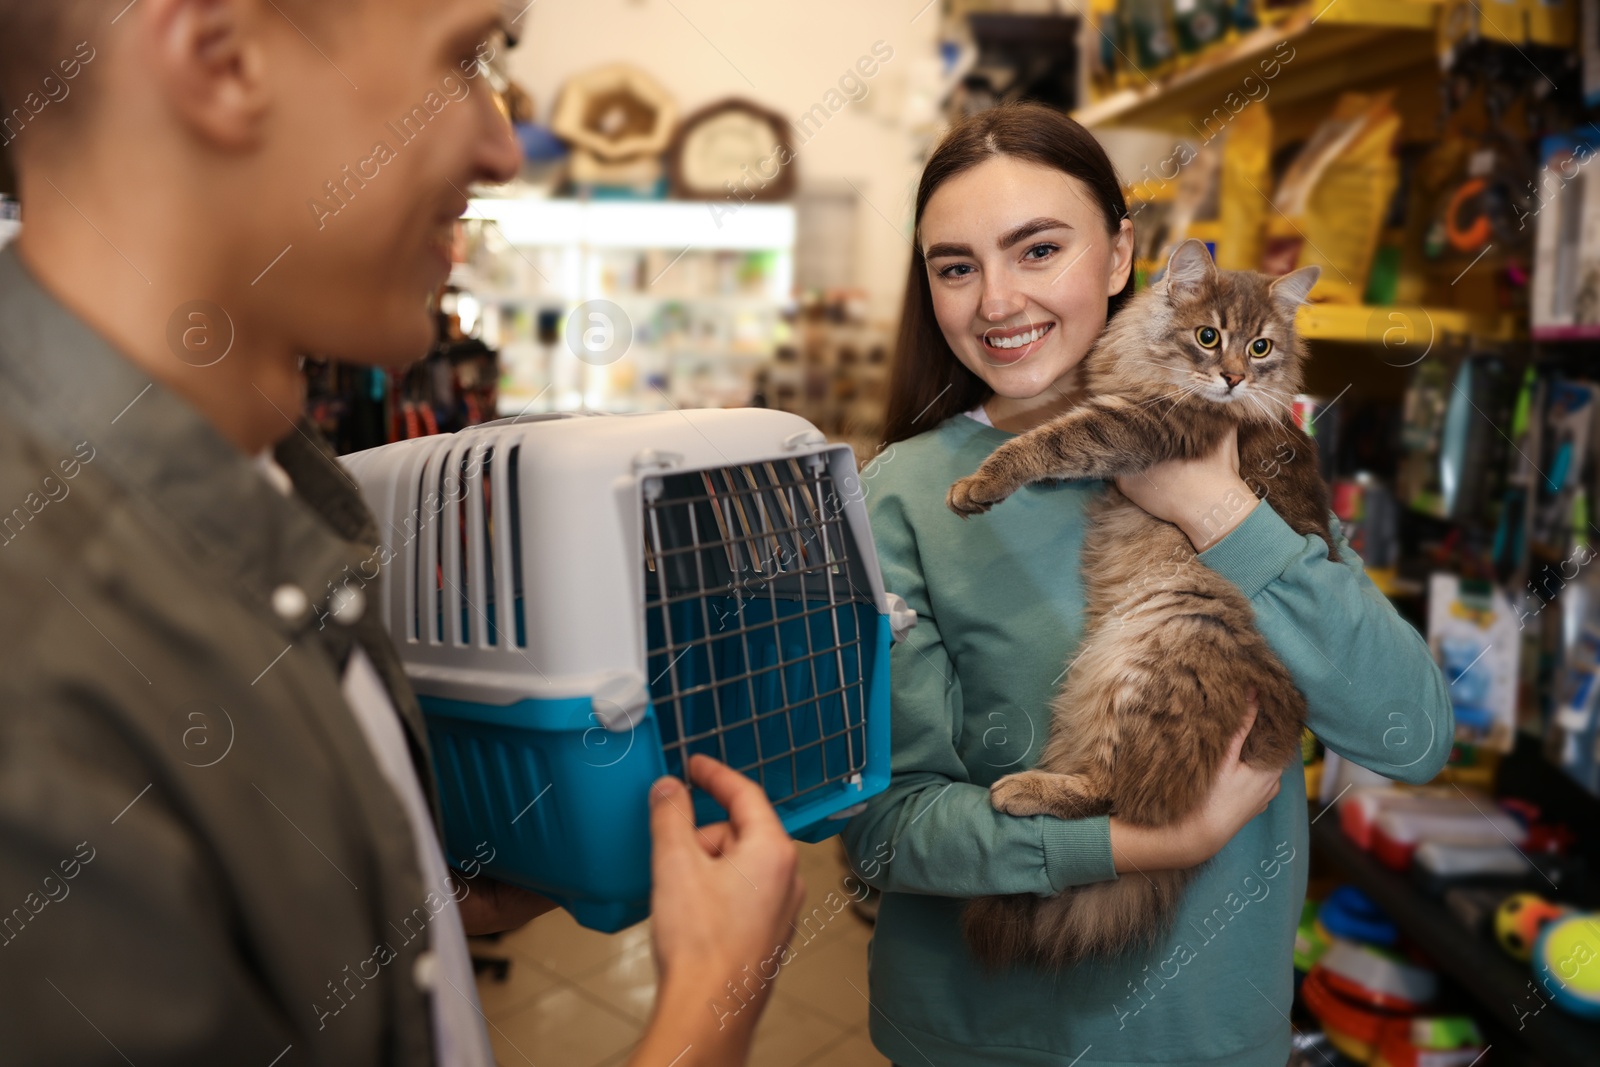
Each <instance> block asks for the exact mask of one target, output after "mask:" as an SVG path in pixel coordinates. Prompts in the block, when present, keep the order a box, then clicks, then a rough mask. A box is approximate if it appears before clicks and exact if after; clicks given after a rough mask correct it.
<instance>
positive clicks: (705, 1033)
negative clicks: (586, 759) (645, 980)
mask: <svg viewBox="0 0 1600 1067" xmlns="http://www.w3.org/2000/svg"><path fill="white" fill-rule="evenodd" d="M689 777H690V778H691V779H693V781H694V782H695V784H697V785H699V786H700V787H701V788H702V789H704V790H705V791H706V792H708V793H710V794H711V795H712V796H713V797H715V798H716V800H717V803H719V804H721V805H722V807H723V809H724V810H726V811H727V813H728V821H727V822H721V823H713V824H712V825H709V826H702V827H698V828H697V827H696V826H695V824H694V809H693V807H692V805H691V803H690V797H689V792H688V790H686V789H685V788H684V787H683V784H682V783H681V782H679V781H677V780H676V779H674V778H662V779H659V780H658V781H657V782H656V783H655V785H654V786H653V787H652V788H651V791H650V833H651V837H652V839H653V855H652V859H651V867H652V877H653V880H654V886H653V890H652V892H651V899H650V908H651V915H652V925H651V932H652V934H653V937H654V944H655V954H656V966H657V967H658V968H659V969H660V972H661V985H660V990H659V993H658V995H657V998H656V1007H655V1013H654V1015H653V1016H652V1018H651V1021H650V1027H649V1029H647V1030H646V1031H645V1035H644V1039H643V1040H642V1041H641V1042H640V1043H639V1046H638V1047H637V1048H636V1049H635V1050H634V1055H633V1058H632V1060H630V1063H637V1064H647V1063H648V1064H659V1063H664V1062H668V1061H671V1060H672V1059H673V1058H674V1057H676V1056H680V1055H682V1056H684V1059H683V1060H682V1062H681V1063H679V1065H678V1067H691V1065H693V1067H706V1065H717V1067H723V1065H728V1067H731V1065H735V1064H743V1063H744V1062H745V1058H746V1056H747V1055H748V1053H749V1044H750V1038H751V1035H752V1034H753V1032H754V1030H755V1024H756V1019H757V1018H758V1017H759V1016H760V1014H761V1011H762V1009H763V1008H764V1007H765V1006H766V1003H767V1000H768V997H769V995H770V993H771V990H772V985H773V980H774V979H776V978H777V975H778V969H779V967H780V966H781V965H782V963H783V957H784V955H785V949H786V947H787V946H788V943H789V937H790V935H791V934H792V932H793V925H792V924H793V922H794V919H795V916H796V915H798V914H799V912H800V905H801V904H802V903H803V902H804V900H805V894H806V888H805V883H804V882H803V881H802V880H801V878H800V873H799V857H798V854H797V853H796V850H795V846H794V842H793V841H792V840H791V839H790V838H789V835H788V833H787V832H785V830H784V829H783V824H782V823H781V822H780V821H779V820H778V815H777V813H776V812H775V811H773V810H772V805H771V804H770V803H768V802H767V797H766V794H765V793H764V792H762V789H761V787H760V786H759V785H757V784H756V783H754V782H752V781H751V780H750V779H748V778H746V777H745V776H744V775H742V774H740V773H739V772H737V771H735V770H733V769H732V768H730V767H728V766H726V765H725V764H722V763H719V762H717V761H716V760H714V759H712V758H710V757H709V756H699V755H697V756H694V757H692V758H691V759H690V761H689ZM729 982H732V983H733V984H734V986H735V987H736V988H737V989H738V990H739V997H734V996H733V995H732V994H730V993H729V992H728V983H729ZM686 1046H688V1047H687V1048H686ZM691 1049H692V1051H691Z"/></svg>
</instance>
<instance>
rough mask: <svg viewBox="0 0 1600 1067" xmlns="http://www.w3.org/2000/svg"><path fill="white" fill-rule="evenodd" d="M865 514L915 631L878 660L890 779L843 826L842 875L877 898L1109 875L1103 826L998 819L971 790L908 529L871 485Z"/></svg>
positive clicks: (896, 504) (1029, 889) (1055, 885)
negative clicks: (878, 893) (885, 680)
mask: <svg viewBox="0 0 1600 1067" xmlns="http://www.w3.org/2000/svg"><path fill="white" fill-rule="evenodd" d="M929 491H932V490H931V489H930V490H929ZM868 504H869V507H868V511H869V514H870V516H871V520H872V532H873V538H874V540H875V541H876V543H877V548H878V562H879V566H880V567H881V569H882V571H883V583H884V588H886V589H888V590H889V591H891V592H894V593H898V594H899V595H900V596H901V597H903V598H904V599H905V601H906V603H907V604H909V605H910V606H911V607H912V608H915V609H916V612H917V625H916V628H915V629H913V630H912V631H911V632H910V633H909V634H908V635H907V638H906V640H904V641H901V642H899V643H897V644H896V645H895V646H894V648H893V651H892V652H891V653H890V656H889V679H890V716H891V727H890V736H891V737H892V738H893V744H894V747H893V753H892V758H891V765H890V771H891V775H892V777H891V779H890V782H889V787H888V789H886V790H885V791H884V792H882V793H880V794H879V795H878V796H876V797H874V798H872V799H871V800H870V801H868V802H867V809H866V811H864V812H862V813H861V814H860V815H857V816H856V817H855V818H854V819H852V820H850V822H849V824H848V825H846V827H845V830H844V842H845V847H846V849H847V850H848V852H849V855H850V864H851V866H852V867H853V868H854V869H855V871H856V873H857V874H858V875H860V876H861V877H862V878H863V879H864V880H865V881H866V882H867V883H868V884H870V885H873V886H875V887H877V888H878V889H883V890H888V891H891V892H902V893H928V894H933V895H938V896H952V897H973V896H985V895H989V894H1005V893H1038V894H1053V893H1059V892H1060V891H1061V890H1063V889H1065V888H1067V887H1069V886H1074V885H1083V884H1085V883H1088V882H1098V881H1105V880H1107V879H1111V878H1114V877H1116V870H1115V867H1114V864H1113V860H1112V853H1111V834H1110V826H1109V820H1108V819H1107V818H1106V817H1105V816H1103V815H1102V816H1098V817H1095V818H1089V819H1057V818H1054V817H1051V816H1047V815H1032V816H1027V817H1017V816H1013V815H1005V814H1002V813H1000V812H997V811H995V810H994V808H993V807H991V806H990V803H989V790H988V788H987V787H986V786H983V785H978V784H976V783H974V782H973V781H972V780H971V778H970V776H969V775H968V773H967V769H966V767H965V766H964V765H963V764H962V762H961V758H960V756H959V755H958V753H957V751H956V745H957V743H958V741H959V739H960V735H961V724H962V711H963V706H962V699H961V680H960V678H958V677H957V675H956V672H955V667H954V665H953V664H952V662H951V659H950V655H949V653H948V651H947V650H946V648H945V645H944V641H943V639H942V638H941V637H940V633H939V621H938V618H937V616H936V615H935V612H934V607H933V605H932V604H931V603H930V602H929V597H928V588H927V583H926V581H925V580H924V578H923V574H922V562H921V558H920V555H919V553H918V550H917V544H916V534H915V531H914V530H913V529H912V527H911V524H910V522H909V520H908V518H907V516H906V515H905V512H904V509H903V508H902V506H901V503H900V501H899V499H898V498H897V497H896V496H895V495H894V493H893V491H892V490H890V489H887V488H885V487H883V486H878V487H875V489H874V493H873V496H872V497H871V498H870V499H869V502H868Z"/></svg>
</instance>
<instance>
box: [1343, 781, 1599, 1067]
mask: <svg viewBox="0 0 1600 1067" xmlns="http://www.w3.org/2000/svg"><path fill="white" fill-rule="evenodd" d="M1313 815H1314V816H1315V812H1313ZM1311 844H1312V847H1313V848H1314V849H1316V851H1317V852H1318V854H1320V855H1321V856H1323V857H1324V858H1325V859H1327V860H1328V861H1330V862H1331V863H1332V864H1333V865H1334V866H1335V867H1337V868H1338V869H1339V870H1340V871H1341V872H1342V873H1343V874H1344V875H1345V877H1347V878H1348V879H1349V880H1350V881H1351V882H1353V883H1355V884H1356V885H1357V886H1359V887H1360V888H1361V890H1362V891H1363V892H1365V893H1366V894H1367V895H1368V896H1370V897H1371V898H1372V899H1373V900H1375V901H1376V902H1377V903H1378V905H1379V906H1380V907H1382V908H1383V910H1384V911H1385V912H1386V913H1387V914H1388V915H1389V917H1390V918H1391V919H1393V920H1394V921H1395V923H1396V924H1398V925H1399V927H1400V929H1401V930H1403V931H1404V932H1405V934H1406V935H1407V936H1408V937H1410V938H1411V939H1412V940H1413V941H1415V942H1416V943H1417V944H1418V945H1419V946H1421V948H1422V949H1423V951H1425V952H1427V954H1428V955H1429V956H1431V957H1432V958H1433V961H1434V963H1436V964H1437V965H1438V968H1439V970H1440V972H1441V973H1443V974H1445V975H1447V976H1448V977H1449V978H1450V979H1451V980H1453V981H1454V982H1455V983H1456V984H1457V985H1459V986H1460V987H1461V988H1462V989H1464V990H1465V991H1466V992H1467V993H1468V994H1470V995H1471V996H1472V998H1473V999H1474V1000H1476V1001H1477V1002H1478V1004H1479V1006H1480V1008H1481V1009H1482V1011H1483V1013H1484V1014H1485V1015H1488V1016H1491V1017H1493V1018H1494V1019H1495V1020H1496V1021H1497V1022H1499V1023H1500V1024H1501V1025H1503V1026H1504V1027H1505V1028H1506V1029H1507V1030H1508V1031H1510V1032H1511V1033H1512V1034H1514V1035H1515V1037H1516V1039H1517V1040H1518V1041H1520V1042H1521V1043H1522V1044H1524V1045H1526V1046H1527V1048H1528V1049H1529V1050H1531V1051H1533V1052H1535V1053H1537V1054H1538V1055H1540V1056H1541V1057H1543V1058H1545V1059H1546V1060H1547V1061H1548V1062H1549V1063H1550V1064H1552V1065H1557V1064H1559V1065H1561V1067H1567V1065H1577V1064H1594V1063H1596V1062H1597V1059H1600V1025H1597V1024H1594V1023H1588V1022H1584V1021H1583V1020H1581V1019H1578V1018H1575V1017H1574V1016H1571V1015H1568V1014H1566V1013H1565V1012H1563V1011H1562V1010H1561V1009H1560V1008H1558V1007H1556V1006H1555V1005H1553V1004H1547V1005H1546V1006H1545V1007H1544V1008H1543V1009H1542V1010H1539V1011H1538V1014H1529V1013H1530V1012H1532V1011H1533V1010H1534V1009H1535V1008H1537V1006H1538V1003H1539V1001H1538V1000H1537V999H1535V994H1534V993H1533V992H1532V990H1531V989H1530V986H1529V982H1530V980H1531V979H1532V977H1533V975H1532V972H1531V971H1530V970H1529V969H1528V967H1527V965H1525V964H1519V963H1517V962H1516V961H1515V960H1513V959H1512V958H1511V957H1510V956H1507V955H1506V954H1505V953H1504V952H1502V951H1500V948H1499V946H1498V945H1496V944H1494V943H1493V942H1491V941H1489V940H1488V939H1486V938H1483V937H1479V936H1477V935H1475V934H1473V933H1470V932H1469V931H1467V930H1466V929H1465V928H1463V927H1462V926H1461V924H1460V923H1458V922H1457V921H1456V920H1455V918H1454V916H1452V915H1451V914H1450V912H1449V911H1447V910H1446V909H1445V906H1444V904H1443V902H1441V901H1439V900H1437V899H1435V898H1433V897H1428V896H1424V895H1423V894H1422V892H1420V891H1419V890H1418V889H1417V888H1416V887H1415V886H1414V885H1412V884H1411V882H1410V880H1409V879H1407V878H1405V877H1404V876H1402V875H1400V874H1397V873H1395V872H1394V871H1391V870H1389V869H1388V868H1386V867H1383V866H1380V865H1379V864H1378V863H1377V862H1376V861H1375V860H1373V858H1372V857H1371V856H1369V855H1367V854H1366V853H1365V852H1362V851H1361V850H1360V849H1359V848H1357V847H1356V846H1355V844H1354V843H1353V842H1351V841H1350V839H1349V838H1347V837H1345V836H1344V833H1343V832H1342V831H1341V830H1340V829H1339V819H1338V816H1337V814H1335V813H1330V814H1329V815H1328V817H1327V818H1319V819H1317V820H1316V822H1315V823H1313V824H1312V827H1311ZM1524 1016H1525V1017H1524Z"/></svg>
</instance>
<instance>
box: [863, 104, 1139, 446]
mask: <svg viewBox="0 0 1600 1067" xmlns="http://www.w3.org/2000/svg"><path fill="white" fill-rule="evenodd" d="M995 156H1012V157H1014V158H1017V159H1022V160H1026V161H1028V162H1030V163H1037V164H1039V165H1040V166H1045V167H1050V168H1053V169H1055V170H1059V171H1061V172H1062V173H1063V174H1070V175H1071V176H1072V177H1074V178H1076V179H1078V180H1079V181H1081V182H1082V183H1083V184H1084V185H1085V186H1087V187H1088V189H1089V193H1090V195H1091V196H1093V197H1094V200H1095V202H1096V203H1097V204H1099V205H1100V210H1101V212H1102V213H1103V214H1104V215H1105V220H1106V229H1107V231H1108V232H1109V233H1111V234H1112V235H1115V234H1116V232H1117V230H1118V228H1119V227H1120V226H1121V224H1122V220H1123V219H1124V218H1127V216H1128V204H1127V201H1126V200H1125V199H1124V198H1123V195H1122V183H1121V182H1120V181H1119V180H1118V179H1117V172H1116V170H1115V169H1114V168H1113V167H1112V166H1111V160H1109V159H1107V158H1106V153H1105V149H1103V148H1101V147H1100V142H1098V141H1096V140H1095V139H1094V135H1093V134H1091V133H1090V132H1089V131H1088V130H1086V129H1084V128H1083V127H1082V126H1081V125H1079V124H1078V123H1077V122H1074V121H1073V120H1072V119H1071V118H1068V117H1067V116H1066V115H1065V114H1063V113H1062V112H1060V111H1057V110H1055V109H1054V108H1050V107H1046V106H1044V105H1043V104H1032V103H1019V104H1003V105H1001V106H999V107H994V108H990V109H989V110H988V111H982V112H979V113H978V114H976V115H973V116H970V117H969V118H966V119H963V120H962V121H961V122H959V123H957V124H956V125H955V126H953V127H951V129H950V130H949V132H948V133H946V134H945V136H944V139H943V140H941V141H940V142H939V147H938V148H936V149H934V152H933V155H932V156H931V157H930V158H929V159H928V165H927V166H926V167H925V168H924V169H923V171H922V182H921V184H919V185H918V186H917V213H916V229H915V230H914V231H913V233H914V236H913V239H912V251H911V270H910V273H909V274H908V276H907V278H906V295H905V304H904V306H903V308H902V309H901V312H900V333H899V337H898V338H897V340H896V343H895V356H894V364H893V366H892V368H891V369H890V372H889V403H888V411H887V412H886V414H885V418H884V433H883V443H884V445H885V446H887V445H892V444H894V443H895V442H896V441H904V440H905V439H906V438H908V437H914V436H916V435H917V434H919V433H922V432H923V431H924V430H931V429H933V428H934V427H935V426H937V425H939V424H940V423H941V422H943V421H944V420H945V419H947V418H949V417H950V416H951V415H955V414H959V413H960V412H963V411H970V410H971V409H972V408H974V407H976V406H977V405H978V404H981V403H983V402H984V401H985V400H988V399H989V397H990V396H992V395H993V390H991V389H990V388H989V387H988V386H987V385H985V384H984V382H983V379H982V378H979V377H978V376H977V375H976V374H974V373H972V372H971V371H970V370H968V369H967V368H966V365H965V364H963V363H962V362H961V361H960V360H959V359H957V358H956V354H955V353H954V352H952V351H951V350H950V345H949V343H948V342H947V341H945V339H944V334H943V333H942V332H941V331H940V329H939V323H938V321H937V320H936V319H935V318H934V316H933V292H932V290H931V289H930V288H929V286H928V264H927V261H926V260H925V259H923V257H922V247H921V240H920V236H921V235H920V232H918V231H920V230H921V227H922V212H923V210H924V209H925V208H927V206H928V199H929V198H930V197H932V196H933V194H934V192H935V191H936V190H937V189H938V188H939V186H941V185H943V184H944V183H945V181H946V180H948V179H949V178H952V177H954V176H955V175H957V174H960V173H961V172H962V171H965V170H968V169H969V168H971V167H975V166H977V165H978V164H979V163H982V162H983V161H984V160H986V159H992V158H994V157H995ZM1132 295H1133V272H1132V271H1129V272H1128V284H1127V285H1125V286H1123V288H1122V291H1121V292H1119V293H1117V295H1115V296H1113V297H1112V298H1111V299H1110V300H1109V301H1108V302H1107V306H1106V317H1107V319H1108V320H1109V318H1110V317H1111V316H1112V315H1115V314H1116V313H1117V312H1118V311H1119V310H1120V309H1121V308H1122V305H1123V304H1125V303H1126V302H1127V300H1128V297H1130V296H1132Z"/></svg>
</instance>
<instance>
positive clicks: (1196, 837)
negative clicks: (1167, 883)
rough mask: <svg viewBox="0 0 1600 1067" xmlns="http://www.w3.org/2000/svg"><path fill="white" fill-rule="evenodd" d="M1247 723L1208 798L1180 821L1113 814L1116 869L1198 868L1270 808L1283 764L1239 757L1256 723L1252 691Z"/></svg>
mask: <svg viewBox="0 0 1600 1067" xmlns="http://www.w3.org/2000/svg"><path fill="white" fill-rule="evenodd" d="M1247 707H1248V710H1247V711H1246V712H1245V717H1244V724H1243V725H1242V726H1240V727H1239V732H1238V733H1236V734H1234V735H1233V741H1232V742H1231V743H1230V744H1229V745H1228V754H1227V756H1225V757H1224V758H1223V761H1222V765H1221V766H1220V767H1218V768H1217V778H1216V781H1214V782H1212V783H1211V791H1210V792H1209V793H1207V794H1206V799H1205V801H1204V802H1203V803H1202V804H1201V805H1200V806H1199V807H1198V808H1196V809H1195V810H1194V811H1193V812H1191V813H1190V814H1189V816H1188V817H1187V818H1186V819H1184V820H1183V821H1182V822H1180V823H1174V824H1173V825H1171V826H1162V827H1158V828H1151V827H1148V826H1134V825H1131V824H1130V823H1126V822H1122V821H1120V820H1119V819H1117V818H1116V816H1112V818H1111V856H1112V860H1113V863H1114V865H1115V866H1116V869H1117V871H1118V873H1127V872H1131V871H1161V870H1173V869H1178V868H1185V867H1196V866H1198V865H1200V864H1202V863H1204V862H1205V861H1206V860H1208V859H1210V858H1211V857H1212V856H1215V855H1216V854H1217V853H1218V852H1220V851H1222V846H1223V845H1226V844H1227V843H1228V842H1229V841H1231V840H1232V839H1233V835H1234V834H1236V833H1238V832H1239V831H1240V830H1241V829H1243V828H1244V824H1245V823H1247V822H1249V821H1250V820H1251V819H1254V818H1255V817H1256V816H1257V815H1260V814H1261V813H1262V812H1264V811H1266V810H1267V805H1268V804H1270V803H1271V802H1272V798H1273V797H1275V796H1277V795H1278V789H1279V788H1280V786H1281V785H1282V781H1283V768H1282V767H1279V768H1277V769H1276V770H1273V769H1270V768H1268V769H1261V768H1257V767H1251V766H1250V765H1249V764H1246V763H1242V762H1240V760H1239V751H1240V750H1241V749H1242V748H1243V747H1244V739H1245V738H1246V737H1248V736H1249V735H1250V728H1251V727H1252V726H1254V725H1255V723H1256V700H1255V695H1254V694H1253V693H1252V694H1251V696H1250V702H1249V704H1248V706H1247Z"/></svg>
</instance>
